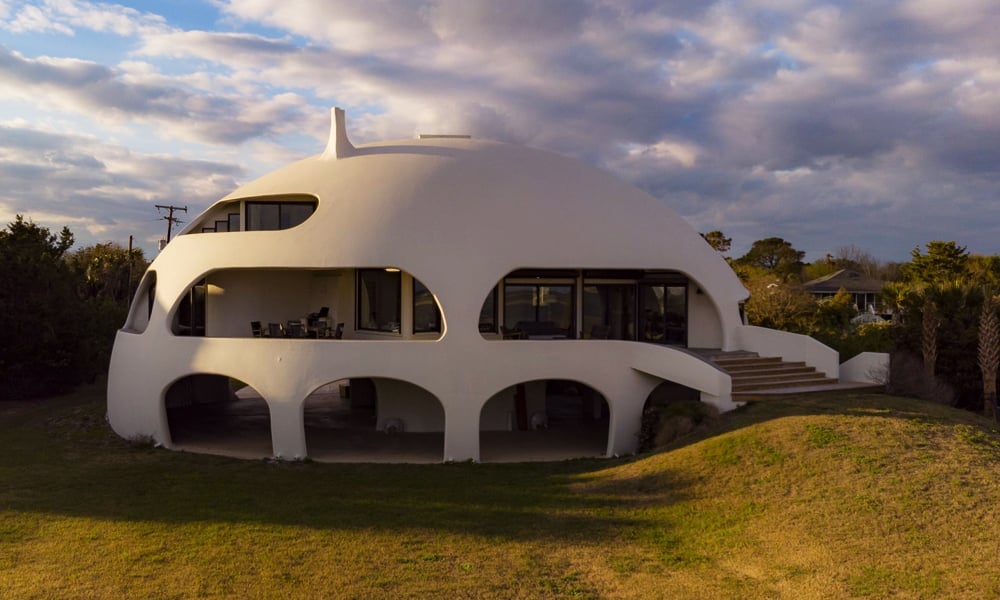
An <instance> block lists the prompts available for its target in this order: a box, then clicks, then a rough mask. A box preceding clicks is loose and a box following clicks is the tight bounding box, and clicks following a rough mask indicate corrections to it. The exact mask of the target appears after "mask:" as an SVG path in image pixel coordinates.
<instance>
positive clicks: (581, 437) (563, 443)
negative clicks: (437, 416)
mask: <svg viewBox="0 0 1000 600" xmlns="http://www.w3.org/2000/svg"><path fill="white" fill-rule="evenodd" d="M608 426H609V411H608V403H607V401H606V400H605V399H604V397H603V396H602V395H601V394H600V393H599V392H597V391H596V390H594V389H593V388H591V387H589V386H586V385H584V384H582V383H578V382H575V381H566V380H562V379H548V380H541V381H530V382H526V383H520V384H517V385H513V386H510V387H508V388H506V389H504V390H502V391H500V392H499V393H497V394H495V395H494V396H493V397H492V398H490V399H489V401H487V402H486V404H485V405H484V406H483V410H482V412H481V413H480V416H479V431H480V433H479V459H480V461H481V462H533V461H550V460H566V459H570V458H584V457H593V456H605V455H606V453H607V446H608Z"/></svg>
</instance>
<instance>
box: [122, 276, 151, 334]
mask: <svg viewBox="0 0 1000 600" xmlns="http://www.w3.org/2000/svg"><path fill="white" fill-rule="evenodd" d="M155 299H156V271H153V270H149V271H146V274H145V275H144V276H143V278H142V281H140V282H139V289H138V290H136V292H135V297H134V298H133V299H132V306H131V307H130V308H129V313H128V318H127V319H126V320H125V330H126V331H131V332H132V333H142V332H144V331H146V326H148V325H149V318H150V317H151V316H152V315H153V302H154V301H155Z"/></svg>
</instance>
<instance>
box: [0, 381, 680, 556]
mask: <svg viewBox="0 0 1000 600" xmlns="http://www.w3.org/2000/svg"><path fill="white" fill-rule="evenodd" d="M103 411H104V407H103V404H102V403H101V402H97V401H95V400H94V399H93V398H84V399H82V400H81V399H75V398H72V397H71V398H64V399H56V400H53V401H50V404H49V407H48V409H46V410H37V411H32V412H31V414H22V415H21V417H20V418H19V419H18V423H17V424H15V423H12V422H11V421H10V420H0V447H3V448H5V452H4V453H3V455H2V456H0V480H3V481H4V482H5V489H4V490H0V509H2V510H8V511H9V510H14V511H24V512H27V513H48V514H58V515H63V516H71V517H72V516H80V517H90V518H99V519H111V520H125V521H133V522H145V521H149V522H163V523H178V524H180V523H197V522H212V523H219V522H223V523H225V522H229V523H255V524H262V525H291V526H298V527H307V528H313V529H331V530H332V529H337V530H374V531H402V530H408V529H409V530H414V529H418V530H436V531H441V532H452V533H460V534H469V535H478V536H484V537H487V538H498V539H515V540H518V539H523V540H545V539H558V540H562V541H567V540H569V541H593V540H595V539H611V538H614V537H616V536H617V535H618V534H619V533H620V532H621V530H623V529H627V528H633V527H638V526H642V522H641V521H640V518H639V517H638V516H635V515H634V513H631V512H630V511H628V510H627V508H628V507H630V506H636V505H638V504H640V503H642V500H643V499H642V494H641V493H639V494H638V495H637V494H636V493H634V492H635V491H636V490H635V489H634V488H627V489H623V490H621V493H618V494H615V493H612V492H610V491H608V492H605V491H603V490H602V491H600V492H597V493H581V492H580V491H579V490H578V489H574V488H575V487H576V486H574V485H573V484H574V483H576V482H578V481H580V480H581V478H585V476H586V474H588V473H592V472H594V471H597V470H600V469H605V468H608V467H610V466H613V465H614V464H617V463H616V462H615V461H608V460H575V461H564V462H557V463H529V464H516V465H515V464H496V465H485V464H469V463H462V464H450V465H443V464H437V465H384V464H382V465H371V464H368V465H366V464H325V463H313V462H308V461H307V462H296V463H287V462H285V463H280V462H278V463H276V462H270V461H261V460H258V461H248V460H239V459H229V458H223V457H216V456H208V455H194V454H185V453H183V452H171V451H167V450H162V449H153V448H150V447H143V446H136V445H131V444H129V443H128V442H125V441H123V440H121V439H119V438H118V437H117V436H115V435H114V433H112V432H111V431H110V430H109V428H108V427H107V425H106V424H105V423H104V420H103ZM667 477H669V476H668V474H666V473H658V474H657V478H658V481H659V485H658V486H657V487H661V486H662V485H663V479H664V478H667ZM668 487H669V489H670V490H671V492H670V498H669V500H670V501H680V500H682V499H683V498H684V489H685V487H686V482H685V481H682V480H679V479H678V480H673V481H670V482H669V486H668ZM658 500H659V501H663V498H662V496H661V497H659V498H658ZM623 509H626V510H623Z"/></svg>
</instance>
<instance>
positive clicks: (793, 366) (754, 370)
mask: <svg viewBox="0 0 1000 600" xmlns="http://www.w3.org/2000/svg"><path fill="white" fill-rule="evenodd" d="M725 371H726V372H727V373H729V374H730V375H732V376H733V377H743V376H754V375H786V374H788V373H812V372H814V371H816V369H815V367H810V366H808V365H806V364H805V363H778V364H775V365H772V364H768V365H761V366H760V367H737V368H733V369H726V370H725Z"/></svg>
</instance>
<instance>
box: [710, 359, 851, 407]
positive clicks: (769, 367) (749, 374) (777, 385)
mask: <svg viewBox="0 0 1000 600" xmlns="http://www.w3.org/2000/svg"><path fill="white" fill-rule="evenodd" d="M706 358H708V359H709V360H711V361H712V362H714V363H715V364H717V365H718V366H719V367H720V368H721V369H722V370H724V371H726V372H727V373H729V375H730V376H732V378H733V399H734V400H736V399H748V398H749V397H752V396H767V395H769V394H780V393H788V392H790V391H795V389H796V388H822V387H826V388H829V386H833V385H836V384H837V380H836V379H831V378H829V377H827V376H826V375H825V374H823V373H820V372H818V371H817V370H816V369H815V368H814V367H810V366H809V365H807V364H806V363H804V362H785V361H783V360H781V358H779V357H767V356H763V357H762V356H759V355H758V354H757V353H756V352H742V351H740V352H716V353H708V354H706ZM801 391H803V392H805V391H807V390H806V389H801ZM810 391H811V390H810Z"/></svg>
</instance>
